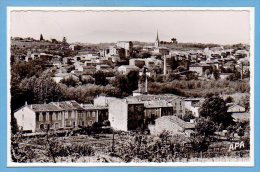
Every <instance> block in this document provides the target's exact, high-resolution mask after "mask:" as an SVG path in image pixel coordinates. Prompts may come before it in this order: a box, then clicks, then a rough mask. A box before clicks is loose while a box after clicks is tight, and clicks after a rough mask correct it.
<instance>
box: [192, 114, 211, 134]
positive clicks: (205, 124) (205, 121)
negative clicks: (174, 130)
mask: <svg viewBox="0 0 260 172" xmlns="http://www.w3.org/2000/svg"><path fill="white" fill-rule="evenodd" d="M195 128H196V131H197V132H198V134H199V135H201V136H206V137H208V136H209V135H212V134H214V132H215V131H216V125H215V123H214V122H213V121H211V120H210V119H209V118H204V117H202V118H199V119H198V121H197V122H196V126H195Z"/></svg>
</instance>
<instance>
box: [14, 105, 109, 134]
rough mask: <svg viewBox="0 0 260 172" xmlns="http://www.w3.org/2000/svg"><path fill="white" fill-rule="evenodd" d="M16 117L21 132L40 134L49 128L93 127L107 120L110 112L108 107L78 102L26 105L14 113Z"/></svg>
mask: <svg viewBox="0 0 260 172" xmlns="http://www.w3.org/2000/svg"><path fill="white" fill-rule="evenodd" d="M14 117H15V118H16V121H17V124H18V126H19V128H20V130H22V131H27V132H39V131H42V130H44V129H47V128H50V129H54V130H59V129H70V128H75V127H78V126H91V125H92V124H93V123H94V122H103V121H104V120H107V119H108V111H107V108H106V107H101V106H92V105H83V104H79V103H77V102H76V101H63V102H50V103H48V104H31V105H28V104H27V103H26V104H25V105H24V106H22V107H21V108H20V109H18V110H16V111H15V112H14Z"/></svg>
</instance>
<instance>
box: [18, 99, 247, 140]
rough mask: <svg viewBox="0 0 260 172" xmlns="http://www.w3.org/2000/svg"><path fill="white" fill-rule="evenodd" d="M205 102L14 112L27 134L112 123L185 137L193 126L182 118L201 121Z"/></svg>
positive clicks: (103, 103)
mask: <svg viewBox="0 0 260 172" xmlns="http://www.w3.org/2000/svg"><path fill="white" fill-rule="evenodd" d="M203 102H204V99H203V98H184V97H180V96H176V95H172V94H164V95H150V94H147V95H139V96H129V97H126V98H122V99H121V98H115V97H106V96H98V97H96V98H95V99H94V104H79V103H77V102H76V101H62V102H50V103H48V104H31V105H27V104H25V105H24V106H22V107H21V108H19V109H18V110H16V111H15V112H14V117H15V118H16V120H17V124H18V126H19V127H20V129H21V130H23V131H27V132H40V131H42V130H44V129H47V128H50V129H53V130H60V129H71V128H77V127H87V126H92V124H93V123H95V122H99V123H102V122H104V121H106V120H109V121H110V125H111V127H112V128H113V129H115V130H121V131H131V130H139V129H149V130H150V131H151V133H152V134H156V135H157V134H159V133H160V132H161V131H162V130H164V129H167V130H169V131H171V132H175V133H183V134H185V132H186V131H188V133H192V132H191V131H190V130H191V129H192V128H193V129H194V123H193V122H185V121H183V120H182V118H183V116H184V115H185V114H186V113H188V112H191V114H192V115H193V116H194V118H199V108H200V107H201V105H202V103H203ZM227 106H228V112H230V113H232V116H233V117H234V118H235V120H241V119H242V118H243V119H242V120H249V115H248V113H246V112H245V108H244V107H242V106H239V105H237V104H234V103H229V104H227ZM168 123H170V124H169V125H168ZM166 124H167V125H166ZM174 126H175V127H174ZM169 127H170V128H169Z"/></svg>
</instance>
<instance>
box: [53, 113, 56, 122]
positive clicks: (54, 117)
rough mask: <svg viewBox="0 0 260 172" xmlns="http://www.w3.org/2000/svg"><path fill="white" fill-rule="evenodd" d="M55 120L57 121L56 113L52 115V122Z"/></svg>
mask: <svg viewBox="0 0 260 172" xmlns="http://www.w3.org/2000/svg"><path fill="white" fill-rule="evenodd" d="M54 120H57V119H56V113H53V114H52V121H54Z"/></svg>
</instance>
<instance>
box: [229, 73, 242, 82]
mask: <svg viewBox="0 0 260 172" xmlns="http://www.w3.org/2000/svg"><path fill="white" fill-rule="evenodd" d="M240 78H241V73H240V72H235V73H233V74H231V75H230V76H228V77H227V80H230V81H237V80H239V79H240Z"/></svg>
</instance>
